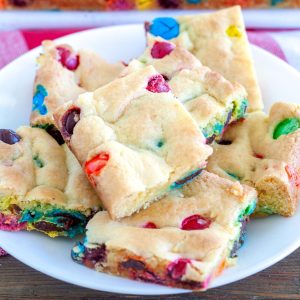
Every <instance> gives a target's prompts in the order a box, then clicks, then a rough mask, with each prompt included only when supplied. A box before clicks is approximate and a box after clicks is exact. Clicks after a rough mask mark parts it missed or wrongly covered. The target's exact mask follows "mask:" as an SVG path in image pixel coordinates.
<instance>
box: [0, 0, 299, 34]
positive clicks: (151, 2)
mask: <svg viewBox="0 0 300 300" xmlns="http://www.w3.org/2000/svg"><path fill="white" fill-rule="evenodd" d="M232 5H240V6H241V7H242V8H243V9H244V17H245V22H246V25H247V27H248V28H289V29H290V28H298V27H299V28H300V13H299V10H298V9H299V8H300V0H219V1H218V0H0V29H2V30H3V29H12V28H78V27H95V26H105V25H116V24H128V23H139V22H143V21H144V20H145V19H146V18H147V19H151V18H154V17H157V16H162V15H164V16H165V15H178V14H183V13H189V14H193V13H196V12H199V11H209V10H213V9H220V8H224V7H229V6H232Z"/></svg>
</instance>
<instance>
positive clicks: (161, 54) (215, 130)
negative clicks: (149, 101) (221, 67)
mask: <svg viewBox="0 0 300 300" xmlns="http://www.w3.org/2000/svg"><path fill="white" fill-rule="evenodd" d="M147 65H152V66H153V67H154V68H155V69H156V70H157V71H158V72H159V73H161V74H162V75H163V76H164V78H165V79H166V80H167V81H168V84H169V86H170V88H171V90H172V92H173V94H174V96H175V97H177V98H178V99H179V100H180V102H181V103H183V104H184V106H185V107H186V109H187V110H188V111H189V112H190V113H191V115H192V117H193V118H194V119H195V121H196V123H197V124H198V126H199V128H200V129H201V130H202V132H203V134H204V136H205V137H206V139H207V143H211V142H212V141H213V140H214V139H215V138H216V137H217V138H218V137H219V136H220V135H221V134H222V132H223V130H224V128H225V127H226V125H227V124H228V123H229V122H232V121H236V120H238V119H240V118H242V117H244V115H245V112H246V109H247V106H248V100H247V93H246V91H245V89H244V88H243V87H242V86H241V85H240V84H238V83H231V82H229V81H228V80H226V79H225V78H224V77H223V76H222V75H220V74H219V73H216V72H214V71H212V70H210V69H209V68H207V67H205V66H203V65H201V63H200V61H199V60H198V59H197V58H196V57H195V56H194V55H193V54H191V53H190V52H189V51H188V50H186V49H185V48H183V47H180V46H176V45H175V44H174V43H171V42H169V41H164V40H162V39H161V38H155V39H153V40H151V41H150V42H149V44H148V47H147V48H146V51H145V52H144V53H143V54H142V55H141V56H140V57H139V58H138V59H137V60H133V61H131V62H130V63H129V65H128V67H127V68H125V69H124V71H123V74H126V73H130V72H131V71H133V70H137V69H141V68H143V67H145V66H147Z"/></svg>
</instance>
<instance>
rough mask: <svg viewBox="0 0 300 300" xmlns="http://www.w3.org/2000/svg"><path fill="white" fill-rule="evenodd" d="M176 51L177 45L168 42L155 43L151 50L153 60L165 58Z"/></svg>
mask: <svg viewBox="0 0 300 300" xmlns="http://www.w3.org/2000/svg"><path fill="white" fill-rule="evenodd" d="M174 49H175V45H173V44H170V43H167V42H155V43H154V45H153V47H152V49H151V56H152V57H153V58H164V57H165V56H166V55H169V54H170V53H171V52H172V51H173V50H174Z"/></svg>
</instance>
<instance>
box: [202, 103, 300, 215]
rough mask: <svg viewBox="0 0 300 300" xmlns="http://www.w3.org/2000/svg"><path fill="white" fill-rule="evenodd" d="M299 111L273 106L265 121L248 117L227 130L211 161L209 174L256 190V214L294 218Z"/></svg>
mask: <svg viewBox="0 0 300 300" xmlns="http://www.w3.org/2000/svg"><path fill="white" fill-rule="evenodd" d="M299 128H300V106H299V105H296V104H289V103H280V102H279V103H276V104H274V105H273V106H272V108H271V110H270V113H269V116H268V115H266V114H265V113H263V112H255V113H250V114H249V115H248V117H247V118H246V119H245V120H243V121H242V122H238V123H236V124H234V125H231V126H229V128H228V130H227V131H226V132H225V134H224V136H223V140H221V141H220V142H219V144H215V145H214V153H213V155H212V156H211V157H210V159H209V163H208V166H207V168H208V170H209V171H210V172H213V173H216V174H218V175H220V176H222V177H226V178H229V179H232V180H240V181H241V182H242V183H246V184H249V185H251V186H253V187H255V188H256V189H257V192H258V206H257V210H256V212H257V213H258V214H262V215H266V214H267V215H269V214H280V215H283V216H291V215H293V214H294V213H295V210H296V206H297V201H298V198H299V188H300V177H299V176H300V130H298V129H299Z"/></svg>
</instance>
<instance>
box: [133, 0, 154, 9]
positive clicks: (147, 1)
mask: <svg viewBox="0 0 300 300" xmlns="http://www.w3.org/2000/svg"><path fill="white" fill-rule="evenodd" d="M154 6H155V0H136V7H137V9H139V10H146V9H150V8H153V7H154Z"/></svg>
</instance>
